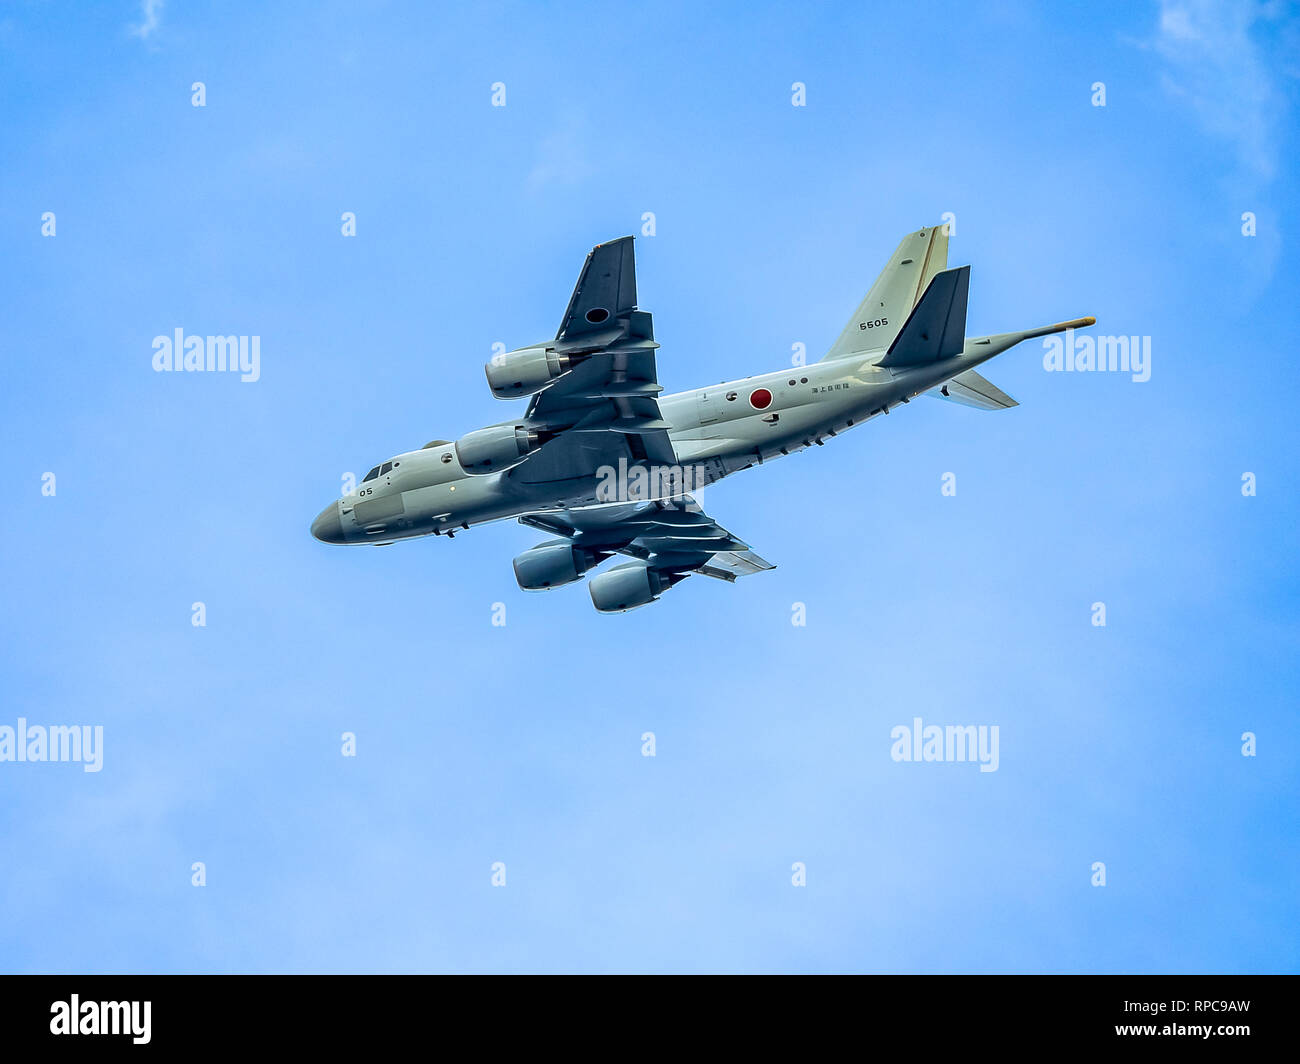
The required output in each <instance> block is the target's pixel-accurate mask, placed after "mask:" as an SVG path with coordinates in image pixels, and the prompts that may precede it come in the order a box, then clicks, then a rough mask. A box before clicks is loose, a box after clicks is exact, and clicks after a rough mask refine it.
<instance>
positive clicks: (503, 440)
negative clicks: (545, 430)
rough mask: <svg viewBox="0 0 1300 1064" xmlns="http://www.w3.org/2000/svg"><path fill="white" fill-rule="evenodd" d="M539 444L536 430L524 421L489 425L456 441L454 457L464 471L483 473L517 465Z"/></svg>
mask: <svg viewBox="0 0 1300 1064" xmlns="http://www.w3.org/2000/svg"><path fill="white" fill-rule="evenodd" d="M540 446H541V440H540V439H539V437H538V435H537V433H535V432H529V431H528V429H526V428H524V426H523V425H491V426H489V427H488V428H485V429H475V430H474V431H473V432H467V433H465V435H464V436H462V437H461V438H460V439H458V440H457V441H456V460H457V461H458V462H460V467H461V468H462V469H463V470H465V472H466V473H470V474H472V475H474V476H483V475H484V474H487V473H499V472H501V470H503V469H509V468H510V467H511V466H517V465H518V464H519V463H520V462H522V461H523V460H524V459H525V458H527V457H528V455H529V453H530V452H532V451H535V450H537V448H538V447H540Z"/></svg>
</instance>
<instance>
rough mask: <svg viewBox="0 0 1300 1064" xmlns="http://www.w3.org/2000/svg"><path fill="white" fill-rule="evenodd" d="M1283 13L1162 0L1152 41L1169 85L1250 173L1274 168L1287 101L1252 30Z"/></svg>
mask: <svg viewBox="0 0 1300 1064" xmlns="http://www.w3.org/2000/svg"><path fill="white" fill-rule="evenodd" d="M1286 17H1287V16H1286V12H1285V8H1284V7H1282V6H1278V5H1261V4H1256V3H1249V2H1247V3H1243V2H1241V0H1160V22H1159V28H1158V31H1157V35H1156V39H1155V42H1154V45H1155V49H1156V51H1157V52H1158V53H1159V54H1160V55H1161V56H1162V57H1163V58H1164V59H1165V61H1166V63H1167V64H1168V69H1167V71H1166V73H1165V75H1164V84H1165V87H1166V88H1167V89H1168V90H1169V92H1170V93H1172V94H1173V95H1175V96H1177V97H1179V98H1181V99H1182V100H1184V101H1186V103H1187V104H1188V106H1189V107H1190V108H1191V109H1192V111H1193V113H1194V114H1195V115H1196V118H1197V120H1198V121H1199V122H1200V124H1201V125H1202V127H1203V128H1204V129H1205V130H1206V132H1208V133H1210V134H1211V135H1212V136H1215V137H1217V138H1220V139H1222V140H1224V141H1226V142H1227V143H1229V144H1231V145H1232V146H1233V149H1234V150H1235V152H1236V156H1237V162H1238V164H1239V166H1240V169H1241V171H1242V172H1243V173H1244V174H1245V175H1248V176H1250V177H1252V178H1254V179H1256V180H1259V181H1263V182H1267V181H1271V180H1272V178H1273V176H1274V175H1275V174H1276V172H1277V149H1276V144H1277V140H1278V136H1277V129H1278V126H1279V123H1281V122H1282V121H1283V119H1284V117H1285V108H1286V101H1285V94H1284V93H1283V91H1282V90H1281V89H1280V88H1279V86H1278V85H1277V83H1276V73H1275V70H1274V68H1273V67H1272V66H1271V64H1270V62H1269V59H1268V57H1267V56H1266V55H1265V54H1264V52H1263V50H1262V48H1261V47H1260V45H1259V43H1258V42H1257V40H1256V39H1255V37H1254V36H1253V33H1252V31H1254V30H1255V29H1256V26H1257V24H1258V23H1262V22H1268V21H1274V20H1283V19H1285V18H1286ZM1283 29H1285V27H1283Z"/></svg>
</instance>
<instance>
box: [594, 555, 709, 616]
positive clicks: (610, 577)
mask: <svg viewBox="0 0 1300 1064" xmlns="http://www.w3.org/2000/svg"><path fill="white" fill-rule="evenodd" d="M684 578H685V577H684V574H676V575H674V574H672V573H668V572H664V571H663V570H660V569H651V568H649V567H647V566H646V565H645V564H644V563H642V562H627V563H626V564H625V565H616V566H614V568H613V569H610V570H609V571H608V572H604V573H601V574H600V575H598V576H593V577H592V578H591V579H590V580H588V581H587V587H588V588H589V589H590V591H591V602H592V605H594V606H595V607H596V609H598V610H600V612H601V613H626V612H627V611H628V610H634V609H636V608H637V607H638V606H644V605H645V604H646V603H647V602H653V601H654V600H655V599H657V598H658V597H659V596H660V595H661V594H663V592H665V591H667V590H668V589H669V588H670V587H672V586H673V584H675V583H677V582H678V581H679V580H682V579H684Z"/></svg>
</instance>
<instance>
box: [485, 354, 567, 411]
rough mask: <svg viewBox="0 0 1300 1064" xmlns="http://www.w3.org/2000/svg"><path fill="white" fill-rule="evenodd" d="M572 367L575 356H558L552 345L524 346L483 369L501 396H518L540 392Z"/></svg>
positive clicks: (513, 397) (494, 359)
mask: <svg viewBox="0 0 1300 1064" xmlns="http://www.w3.org/2000/svg"><path fill="white" fill-rule="evenodd" d="M572 368H573V361H572V359H570V358H569V356H568V355H557V354H556V353H555V348H553V347H521V348H519V349H518V350H517V351H508V352H506V353H505V354H504V355H500V356H498V357H496V358H493V359H492V361H490V362H489V363H488V364H487V365H485V366H484V367H483V372H485V373H486V374H487V380H488V387H489V388H491V389H492V394H493V395H495V396H496V397H497V398H498V399H518V398H520V397H522V396H525V395H532V394H533V393H534V392H537V391H541V389H542V388H544V387H546V385H548V384H550V383H551V381H553V380H555V378H556V377H559V376H561V375H563V374H564V373H567V372H568V371H569V370H570V369H572Z"/></svg>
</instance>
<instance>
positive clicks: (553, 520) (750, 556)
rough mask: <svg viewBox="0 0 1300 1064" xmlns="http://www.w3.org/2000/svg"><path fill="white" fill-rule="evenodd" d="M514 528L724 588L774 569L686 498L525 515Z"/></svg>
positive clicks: (693, 500)
mask: <svg viewBox="0 0 1300 1064" xmlns="http://www.w3.org/2000/svg"><path fill="white" fill-rule="evenodd" d="M519 522H520V524H524V525H529V526H531V527H532V528H539V529H541V530H542V531H544V532H550V533H551V534H552V535H556V536H563V537H564V538H566V539H571V540H573V542H574V543H575V544H577V545H578V546H580V547H584V548H586V549H588V550H594V551H604V552H608V553H617V554H625V555H627V556H628V557H630V558H639V559H640V560H642V561H644V562H645V563H646V564H647V565H648V566H650V568H652V569H659V570H666V571H669V572H673V573H700V574H702V575H704V576H711V577H714V578H715V579H717V580H726V581H727V582H728V583H734V582H735V581H736V579H737V578H738V577H741V576H749V575H750V574H751V573H759V572H763V571H764V570H766V569H775V568H776V566H774V565H772V564H771V563H770V562H768V561H766V560H764V559H763V558H761V557H759V556H758V555H757V554H755V553H754V552H753V551H752V550H750V549H749V544H748V543H745V542H743V541H742V540H739V539H737V538H736V537H735V536H733V535H732V534H731V533H730V532H728V531H727V530H726V529H725V528H723V527H722V526H721V525H720V524H718V523H717V522H716V521H715V520H713V518H711V517H710V516H709V515H708V514H706V513H705V512H704V511H703V510H702V509H700V505H699V503H697V502H696V501H695V499H694V498H692V497H691V496H690V495H681V496H678V497H677V498H675V499H672V500H671V501H669V500H659V501H655V502H646V503H628V504H626V505H621V506H592V507H584V508H582V509H574V510H560V511H556V512H552V513H539V514H527V515H525V516H523V517H521V518H519Z"/></svg>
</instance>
